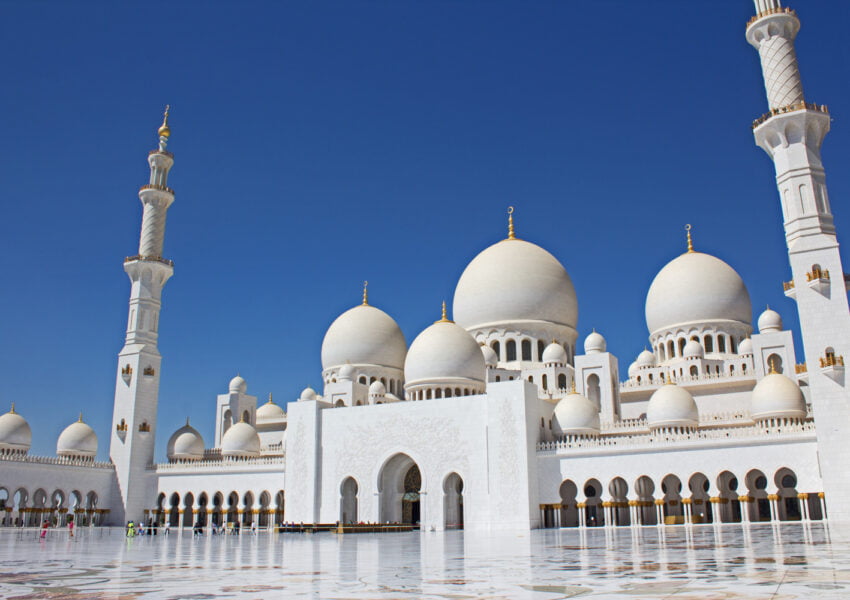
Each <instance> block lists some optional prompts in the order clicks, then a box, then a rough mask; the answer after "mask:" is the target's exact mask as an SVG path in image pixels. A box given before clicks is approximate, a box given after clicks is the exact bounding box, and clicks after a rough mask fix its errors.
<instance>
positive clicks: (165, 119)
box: [158, 104, 171, 138]
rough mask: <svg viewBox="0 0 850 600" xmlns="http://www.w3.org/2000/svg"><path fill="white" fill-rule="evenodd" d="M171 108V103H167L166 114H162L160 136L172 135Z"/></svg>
mask: <svg viewBox="0 0 850 600" xmlns="http://www.w3.org/2000/svg"><path fill="white" fill-rule="evenodd" d="M170 110H171V105H170V104H166V105H165V114H163V115H162V125H161V126H160V128H159V130H158V133H159V137H164V138H167V137H168V136H170V135H171V130H170V129H169V128H168V112H169V111H170Z"/></svg>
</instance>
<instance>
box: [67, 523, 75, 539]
mask: <svg viewBox="0 0 850 600" xmlns="http://www.w3.org/2000/svg"><path fill="white" fill-rule="evenodd" d="M68 537H74V519H68Z"/></svg>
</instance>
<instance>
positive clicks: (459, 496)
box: [443, 473, 463, 529]
mask: <svg viewBox="0 0 850 600" xmlns="http://www.w3.org/2000/svg"><path fill="white" fill-rule="evenodd" d="M443 514H444V515H445V522H444V525H445V527H446V529H463V479H462V478H461V476H460V475H458V474H457V473H451V474H450V475H449V476H448V477H446V480H445V481H444V482H443Z"/></svg>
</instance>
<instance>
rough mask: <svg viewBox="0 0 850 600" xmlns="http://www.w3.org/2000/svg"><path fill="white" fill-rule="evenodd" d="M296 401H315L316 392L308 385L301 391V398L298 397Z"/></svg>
mask: <svg viewBox="0 0 850 600" xmlns="http://www.w3.org/2000/svg"><path fill="white" fill-rule="evenodd" d="M298 399H299V400H301V401H302V402H303V401H308V400H315V399H316V390H314V389H313V388H311V387H310V386H309V385H308V386H307V387H305V388H304V389H303V390H302V391H301V396H299V397H298Z"/></svg>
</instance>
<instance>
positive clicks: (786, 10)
mask: <svg viewBox="0 0 850 600" xmlns="http://www.w3.org/2000/svg"><path fill="white" fill-rule="evenodd" d="M777 14H787V15H791V16H793V17H796V16H797V13H796V12H795V11H794V10H793V9H790V8H788V7H787V6H779V7H777V8H768V9H767V10H763V11H761V12H760V13H758V14H757V15H756V16H754V17H750V20H749V21H747V27H749V26H750V25H752V24H753V23H755V22H756V21H758V20H759V19H761V18H762V17H767V16H769V15H777Z"/></svg>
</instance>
